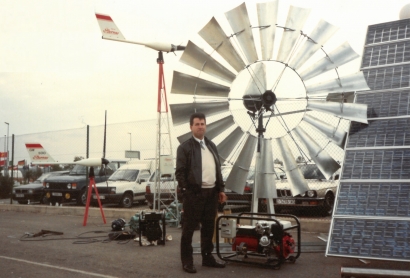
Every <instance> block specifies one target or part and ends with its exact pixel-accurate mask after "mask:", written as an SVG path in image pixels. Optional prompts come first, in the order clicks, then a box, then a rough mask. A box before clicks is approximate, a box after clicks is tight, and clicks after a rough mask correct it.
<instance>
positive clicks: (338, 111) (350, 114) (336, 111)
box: [306, 101, 367, 124]
mask: <svg viewBox="0 0 410 278" xmlns="http://www.w3.org/2000/svg"><path fill="white" fill-rule="evenodd" d="M306 108H307V109H311V110H315V111H320V112H324V113H327V114H332V115H335V116H337V117H340V118H343V119H347V120H350V121H355V122H360V123H364V124H367V104H360V103H338V102H332V101H327V102H324V101H308V103H307V107H306Z"/></svg>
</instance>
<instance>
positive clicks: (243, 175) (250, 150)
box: [225, 135, 258, 194]
mask: <svg viewBox="0 0 410 278" xmlns="http://www.w3.org/2000/svg"><path fill="white" fill-rule="evenodd" d="M257 140H258V138H256V137H255V136H252V135H249V136H248V138H247V139H246V142H245V144H244V146H243V148H242V150H241V152H240V154H239V156H238V159H237V160H236V161H235V163H234V165H233V167H232V170H231V172H230V173H229V176H228V178H227V180H226V183H225V187H226V188H228V189H230V190H232V191H234V192H237V193H239V194H243V191H244V190H245V183H246V180H247V177H248V173H249V167H250V165H251V161H252V157H253V155H254V153H255V147H256V142H257Z"/></svg>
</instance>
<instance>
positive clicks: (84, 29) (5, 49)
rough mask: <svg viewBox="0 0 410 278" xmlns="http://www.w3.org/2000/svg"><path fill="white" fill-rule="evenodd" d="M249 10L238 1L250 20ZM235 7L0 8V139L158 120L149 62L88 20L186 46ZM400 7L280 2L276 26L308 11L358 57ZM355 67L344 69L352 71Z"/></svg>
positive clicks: (46, 1)
mask: <svg viewBox="0 0 410 278" xmlns="http://www.w3.org/2000/svg"><path fill="white" fill-rule="evenodd" d="M258 2H261V1H246V5H247V7H248V11H249V13H250V14H251V12H255V3H258ZM241 3H243V1H235V0H224V1H220V0H218V1H213V0H208V1H198V0H193V1H186V0H173V1H165V0H150V1H140V0H98V1H97V0H94V1H92V0H70V1H66V0H36V1H32V0H0V6H1V9H0V37H1V44H0V53H1V59H0V105H1V109H0V119H1V122H0V135H2V136H4V135H6V134H7V129H8V127H9V134H10V136H11V134H15V135H24V134H32V133H40V132H46V131H55V130H66V129H73V128H81V127H84V126H86V125H91V126H93V125H102V124H103V123H104V113H105V111H107V113H108V119H107V121H108V123H109V124H110V123H123V122H131V121H139V120H147V119H155V118H156V117H157V113H156V103H157V86H158V85H157V81H158V65H157V63H156V58H157V53H156V52H155V51H154V50H152V49H149V48H145V47H143V46H138V45H133V44H126V43H120V42H113V41H107V40H102V39H101V32H100V29H99V26H98V23H97V20H96V18H95V12H98V13H103V14H108V15H110V16H111V17H112V19H113V20H114V21H115V23H116V24H117V26H118V28H119V29H120V30H121V31H122V33H123V34H124V36H125V38H126V39H128V40H134V41H163V42H169V43H172V44H186V43H187V42H188V40H190V39H191V38H195V37H197V36H198V35H197V33H198V31H199V30H200V29H202V27H203V26H204V25H205V24H206V23H207V22H208V21H209V20H210V19H211V18H212V17H213V16H215V17H216V18H217V19H219V18H221V19H223V18H224V13H225V12H227V11H229V10H231V9H233V8H235V7H236V6H238V5H240V4H241ZM408 3H410V1H409V0H389V1H386V0H383V1H381V0H372V1H370V0H280V1H279V15H280V17H281V18H283V19H282V20H284V18H285V17H286V14H287V9H288V6H289V4H291V5H294V6H299V7H306V8H311V9H312V12H311V15H310V17H309V18H312V19H315V20H319V19H320V18H323V19H325V20H326V21H329V22H330V23H332V24H333V25H336V26H338V27H339V28H340V29H339V31H338V35H337V36H340V40H342V41H348V42H349V43H350V45H351V46H352V48H353V49H354V50H355V51H356V52H357V53H359V54H362V51H363V45H364V38H365V34H366V29H367V26H368V25H371V24H377V23H381V22H386V21H394V20H398V19H399V12H400V10H401V8H402V7H403V6H404V5H406V4H408ZM281 18H280V19H281ZM312 21H313V20H312ZM251 23H252V18H251ZM252 24H254V25H257V22H253V23H252ZM180 56H181V53H178V52H177V53H175V54H173V53H168V54H165V55H164V58H165V64H164V74H165V82H166V88H167V97H168V101H169V103H178V102H179V101H180V100H179V98H178V96H175V95H172V94H170V92H171V85H172V76H173V71H174V70H176V69H178V68H180V67H181V65H180V63H179V62H178V60H179V58H180ZM359 62H360V61H356V62H355V63H354V64H352V65H350V66H351V67H353V68H354V69H355V71H357V70H358V69H359ZM4 122H8V123H9V126H7V125H6V124H4Z"/></svg>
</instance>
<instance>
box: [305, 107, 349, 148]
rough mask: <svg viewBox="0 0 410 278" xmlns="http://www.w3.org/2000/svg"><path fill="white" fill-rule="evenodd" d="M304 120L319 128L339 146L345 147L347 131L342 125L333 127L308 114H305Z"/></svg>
mask: <svg viewBox="0 0 410 278" xmlns="http://www.w3.org/2000/svg"><path fill="white" fill-rule="evenodd" d="M303 120H304V121H305V122H307V123H309V124H311V125H312V126H313V127H315V128H316V129H317V130H319V131H320V132H321V133H322V134H323V135H324V136H326V137H327V138H329V139H330V140H332V142H333V143H335V144H336V145H337V146H339V147H340V148H342V149H343V148H344V145H345V142H346V136H347V132H346V131H344V130H343V129H342V128H341V127H340V125H339V126H338V127H333V126H331V125H330V124H328V123H325V122H324V121H322V120H320V119H318V118H316V117H313V116H310V115H308V114H305V116H304V117H303Z"/></svg>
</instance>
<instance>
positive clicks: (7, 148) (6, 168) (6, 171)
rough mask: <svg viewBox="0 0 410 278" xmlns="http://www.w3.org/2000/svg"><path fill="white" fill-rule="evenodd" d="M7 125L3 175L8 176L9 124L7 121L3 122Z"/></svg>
mask: <svg viewBox="0 0 410 278" xmlns="http://www.w3.org/2000/svg"><path fill="white" fill-rule="evenodd" d="M4 123H5V124H6V125H7V141H6V142H7V143H6V144H7V147H6V152H7V159H6V164H5V165H4V176H5V177H8V176H9V127H10V124H9V123H7V122H4Z"/></svg>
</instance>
